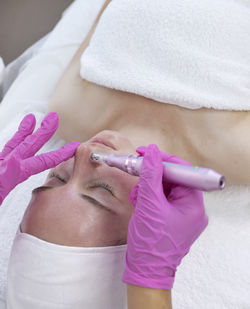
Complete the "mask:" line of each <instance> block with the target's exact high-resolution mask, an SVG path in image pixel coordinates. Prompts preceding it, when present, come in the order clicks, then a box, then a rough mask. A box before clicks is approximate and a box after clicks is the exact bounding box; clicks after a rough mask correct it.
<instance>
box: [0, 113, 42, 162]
mask: <svg viewBox="0 0 250 309" xmlns="http://www.w3.org/2000/svg"><path fill="white" fill-rule="evenodd" d="M35 125H36V118H35V116H34V115H33V114H28V115H26V116H25V117H24V118H23V120H22V121H21V123H20V124H19V127H18V130H17V132H16V133H15V134H14V135H13V137H12V138H11V139H10V140H9V141H8V142H7V143H6V144H5V146H4V148H3V151H2V152H0V157H1V158H5V157H6V156H7V155H8V154H9V153H11V152H12V151H13V149H15V148H16V147H17V146H18V145H19V144H20V143H21V142H23V141H24V139H25V138H26V137H27V136H28V135H30V134H31V133H32V132H33V130H34V128H35Z"/></svg>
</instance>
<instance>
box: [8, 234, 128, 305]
mask: <svg viewBox="0 0 250 309" xmlns="http://www.w3.org/2000/svg"><path fill="white" fill-rule="evenodd" d="M126 247H127V246H126V245H122V246H113V247H96V248H82V247H67V246H60V245H55V244H52V243H48V242H46V241H43V240H40V239H38V238H36V237H34V236H32V235H29V234H26V233H21V232H20V231H18V232H17V234H16V237H15V240H14V243H13V247H12V252H11V257H10V261H9V269H8V297H7V306H8V309H50V308H53V309H54V308H56V309H57V308H60V309H66V308H67V309H84V308H87V309H90V308H91V309H124V308H127V294H126V285H125V284H124V283H123V282H122V274H123V271H124V267H125V255H126Z"/></svg>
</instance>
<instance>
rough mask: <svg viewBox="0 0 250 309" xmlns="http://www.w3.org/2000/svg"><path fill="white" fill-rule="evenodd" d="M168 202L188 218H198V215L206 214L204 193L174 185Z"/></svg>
mask: <svg viewBox="0 0 250 309" xmlns="http://www.w3.org/2000/svg"><path fill="white" fill-rule="evenodd" d="M168 201H169V202H170V203H171V204H172V205H173V206H174V207H175V208H178V209H179V210H181V213H182V214H185V215H187V216H195V217H197V215H201V216H203V215H204V214H205V205H204V200H203V193H202V191H200V190H196V189H192V188H189V187H184V186H180V185H173V187H172V188H171V192H170V193H169V195H168Z"/></svg>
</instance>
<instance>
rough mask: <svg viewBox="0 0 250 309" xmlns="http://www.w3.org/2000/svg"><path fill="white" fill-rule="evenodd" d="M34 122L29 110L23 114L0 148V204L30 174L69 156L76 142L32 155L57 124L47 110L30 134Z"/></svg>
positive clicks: (57, 121) (54, 129)
mask: <svg viewBox="0 0 250 309" xmlns="http://www.w3.org/2000/svg"><path fill="white" fill-rule="evenodd" d="M35 125H36V119H35V116H34V115H33V114H28V115H26V116H25V117H24V118H23V120H22V121H21V123H20V125H19V127H18V131H17V132H16V133H15V135H14V136H13V137H12V138H11V139H10V140H9V141H8V142H7V144H6V145H5V146H4V149H3V151H2V152H0V205H1V204H2V202H3V200H4V198H5V197H6V196H7V195H8V193H9V192H10V191H11V190H12V189H14V188H15V186H16V185H17V184H19V183H21V182H23V181H24V180H26V179H27V178H29V177H30V176H31V175H34V174H37V173H40V172H42V171H44V170H46V169H49V168H52V167H55V166H56V165H58V164H59V163H61V162H62V161H65V160H67V159H69V158H70V157H72V156H73V155H74V153H75V151H76V148H77V147H78V146H79V145H80V143H78V142H72V143H70V144H67V145H65V146H63V147H61V148H60V149H58V150H55V151H51V152H48V153H43V154H40V155H38V156H34V155H35V153H36V152H37V151H38V150H39V149H40V148H41V147H42V146H43V145H44V144H45V143H46V142H47V141H48V140H49V139H50V138H51V137H52V136H53V134H54V133H55V131H56V130H57V128H58V125H59V119H58V115H57V114H56V113H49V114H48V115H46V116H45V118H44V119H43V121H42V123H41V127H40V128H39V129H38V130H37V131H36V132H35V133H34V134H32V132H33V130H34V128H35Z"/></svg>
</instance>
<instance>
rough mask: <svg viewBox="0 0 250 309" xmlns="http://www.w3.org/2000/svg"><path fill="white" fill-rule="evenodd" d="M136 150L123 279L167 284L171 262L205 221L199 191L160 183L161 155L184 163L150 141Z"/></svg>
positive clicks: (150, 284) (152, 285) (171, 278)
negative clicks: (138, 165) (137, 165)
mask: <svg viewBox="0 0 250 309" xmlns="http://www.w3.org/2000/svg"><path fill="white" fill-rule="evenodd" d="M137 152H138V153H139V154H141V155H142V154H145V155H144V159H143V164H142V169H141V173H140V179H139V181H138V183H137V185H136V186H135V187H133V189H132V191H131V193H130V201H131V203H132V204H133V205H134V206H135V210H134V212H133V214H132V217H131V220H130V222H129V227H128V236H127V253H126V268H125V272H124V274H123V282H125V283H129V284H133V285H138V286H142V287H148V288H155V289H167V290H169V289H171V288H172V286H173V283H174V277H175V272H176V268H177V266H178V265H179V264H180V262H181V260H182V258H183V257H184V256H185V255H186V254H187V253H188V252H189V249H190V247H191V245H192V244H193V242H194V241H195V240H196V239H197V238H198V236H199V235H200V234H201V233H202V231H203V230H204V229H205V227H206V226H207V224H208V218H207V216H206V213H205V208H204V204H203V195H202V192H201V191H198V190H194V189H190V188H187V187H182V186H179V185H173V184H172V185H170V184H168V185H166V186H165V185H163V184H162V175H163V165H162V161H167V162H172V163H177V164H184V165H191V164H190V163H188V162H186V161H184V160H182V159H180V158H178V157H176V156H173V155H168V154H166V153H163V152H160V151H159V149H158V147H157V146H156V145H149V146H148V147H147V148H146V147H139V148H138V149H137ZM166 192H167V193H166Z"/></svg>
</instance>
